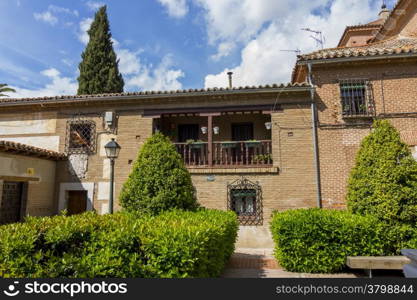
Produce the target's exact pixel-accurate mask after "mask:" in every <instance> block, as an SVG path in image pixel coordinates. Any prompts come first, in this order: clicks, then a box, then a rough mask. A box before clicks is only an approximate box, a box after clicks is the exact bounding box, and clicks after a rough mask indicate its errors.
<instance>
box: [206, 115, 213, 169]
mask: <svg viewBox="0 0 417 300" xmlns="http://www.w3.org/2000/svg"><path fill="white" fill-rule="evenodd" d="M207 152H208V153H207V154H208V165H209V167H212V166H213V116H212V115H208V116H207Z"/></svg>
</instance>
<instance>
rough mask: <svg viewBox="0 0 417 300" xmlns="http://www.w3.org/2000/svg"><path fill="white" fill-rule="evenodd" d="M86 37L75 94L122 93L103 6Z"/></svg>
mask: <svg viewBox="0 0 417 300" xmlns="http://www.w3.org/2000/svg"><path fill="white" fill-rule="evenodd" d="M88 35H89V36H90V41H89V42H88V45H87V47H86V49H85V51H84V52H83V53H82V55H81V57H82V62H81V63H80V65H79V69H80V76H79V77H78V84H79V85H78V95H83V94H89V95H91V94H101V93H120V92H123V86H124V81H123V77H122V74H120V72H119V66H118V65H119V61H118V59H117V57H116V53H115V52H114V49H113V42H112V41H111V33H110V25H109V20H108V18H107V8H106V6H103V7H101V8H100V9H99V10H98V11H97V13H96V15H95V19H94V21H93V23H92V24H91V27H90V29H89V30H88Z"/></svg>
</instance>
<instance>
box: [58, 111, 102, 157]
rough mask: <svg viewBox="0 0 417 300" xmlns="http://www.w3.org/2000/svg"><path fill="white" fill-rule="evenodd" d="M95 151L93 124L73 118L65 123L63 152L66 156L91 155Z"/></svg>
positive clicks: (89, 121)
mask: <svg viewBox="0 0 417 300" xmlns="http://www.w3.org/2000/svg"><path fill="white" fill-rule="evenodd" d="M95 151H96V124H95V122H94V121H91V120H86V119H81V118H74V119H72V120H69V121H67V136H66V141H65V152H66V153H67V154H81V153H84V154H93V153H95Z"/></svg>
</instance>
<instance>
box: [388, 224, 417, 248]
mask: <svg viewBox="0 0 417 300" xmlns="http://www.w3.org/2000/svg"><path fill="white" fill-rule="evenodd" d="M381 226H382V227H383V238H384V242H385V245H386V246H385V253H386V255H400V254H401V249H417V228H416V227H414V226H411V225H407V224H397V225H392V224H387V223H385V222H381Z"/></svg>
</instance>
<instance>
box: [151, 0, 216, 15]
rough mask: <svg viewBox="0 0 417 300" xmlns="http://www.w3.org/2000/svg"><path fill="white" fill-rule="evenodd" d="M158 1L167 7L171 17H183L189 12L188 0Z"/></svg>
mask: <svg viewBox="0 0 417 300" xmlns="http://www.w3.org/2000/svg"><path fill="white" fill-rule="evenodd" d="M217 1H218V0H217ZM158 2H159V3H161V5H162V6H164V7H165V9H166V10H167V12H168V15H169V16H171V17H174V18H182V17H184V16H185V15H186V14H187V13H188V5H187V1H186V0H158Z"/></svg>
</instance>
